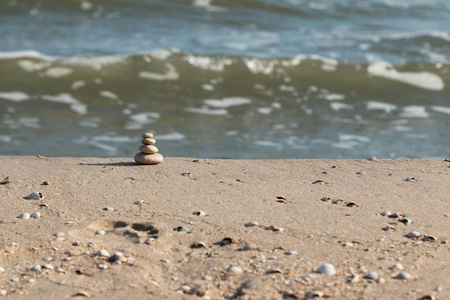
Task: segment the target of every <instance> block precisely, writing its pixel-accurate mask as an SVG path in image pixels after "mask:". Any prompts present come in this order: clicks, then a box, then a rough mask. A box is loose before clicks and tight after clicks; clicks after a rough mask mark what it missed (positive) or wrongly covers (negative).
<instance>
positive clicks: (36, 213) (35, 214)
mask: <svg viewBox="0 0 450 300" xmlns="http://www.w3.org/2000/svg"><path fill="white" fill-rule="evenodd" d="M31 217H32V218H33V219H39V218H40V217H41V213H40V212H38V211H36V212H34V213H32V214H31Z"/></svg>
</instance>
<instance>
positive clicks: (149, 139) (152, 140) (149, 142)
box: [141, 138, 156, 145]
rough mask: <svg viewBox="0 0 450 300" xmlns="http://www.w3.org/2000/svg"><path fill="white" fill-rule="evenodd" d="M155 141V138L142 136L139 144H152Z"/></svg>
mask: <svg viewBox="0 0 450 300" xmlns="http://www.w3.org/2000/svg"><path fill="white" fill-rule="evenodd" d="M155 143H156V140H155V139H152V138H143V139H142V141H141V144H143V145H154V144H155Z"/></svg>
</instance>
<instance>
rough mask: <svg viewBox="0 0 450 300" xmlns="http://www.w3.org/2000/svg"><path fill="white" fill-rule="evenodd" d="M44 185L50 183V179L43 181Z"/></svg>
mask: <svg viewBox="0 0 450 300" xmlns="http://www.w3.org/2000/svg"><path fill="white" fill-rule="evenodd" d="M41 184H42V185H50V181H47V180H46V181H44V182H43V183H41Z"/></svg>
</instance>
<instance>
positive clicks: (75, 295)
mask: <svg viewBox="0 0 450 300" xmlns="http://www.w3.org/2000/svg"><path fill="white" fill-rule="evenodd" d="M78 296H79V297H86V298H90V297H91V295H90V294H89V293H88V292H85V291H79V292H76V293H75V294H73V295H72V297H78Z"/></svg>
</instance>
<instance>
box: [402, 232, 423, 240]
mask: <svg viewBox="0 0 450 300" xmlns="http://www.w3.org/2000/svg"><path fill="white" fill-rule="evenodd" d="M420 236H421V234H420V233H419V232H417V231H411V232H409V233H408V234H406V235H405V237H407V238H410V239H417V238H419V237H420Z"/></svg>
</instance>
